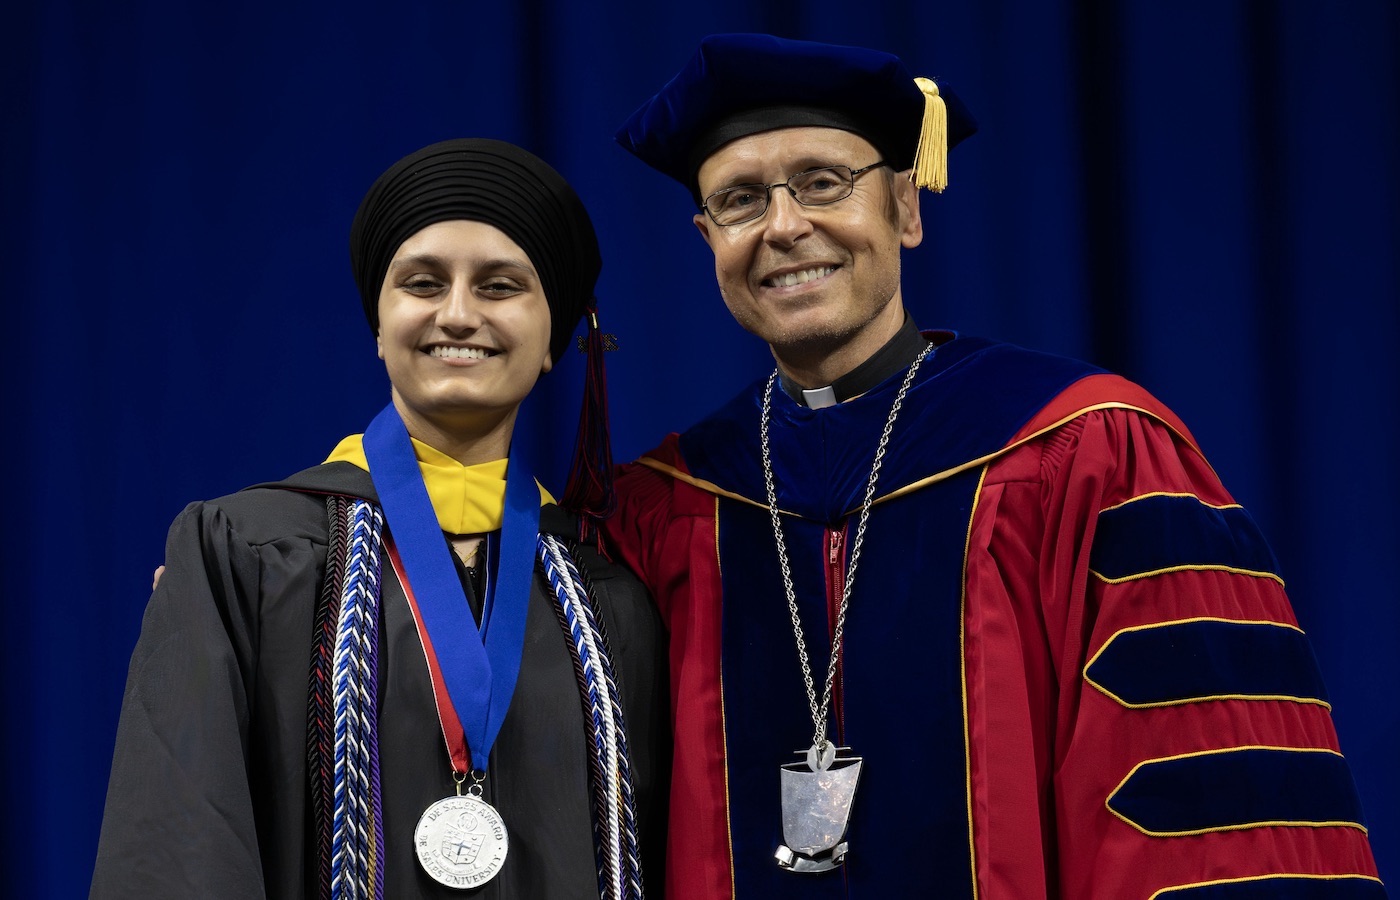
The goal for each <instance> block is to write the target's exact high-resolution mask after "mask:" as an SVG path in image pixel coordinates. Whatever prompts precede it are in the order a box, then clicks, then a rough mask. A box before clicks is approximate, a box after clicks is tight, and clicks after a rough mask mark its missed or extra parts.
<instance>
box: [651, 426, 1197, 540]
mask: <svg viewBox="0 0 1400 900" xmlns="http://www.w3.org/2000/svg"><path fill="white" fill-rule="evenodd" d="M1103 409H1126V410H1128V411H1130V412H1136V413H1141V414H1142V415H1144V416H1147V417H1148V418H1149V419H1152V420H1153V421H1155V422H1158V423H1159V424H1161V425H1162V427H1164V428H1166V429H1167V430H1168V431H1170V432H1171V433H1172V434H1174V435H1176V436H1177V437H1178V438H1180V439H1181V440H1182V442H1183V443H1185V444H1186V446H1188V447H1190V448H1191V449H1192V450H1193V451H1194V452H1195V453H1196V455H1197V456H1199V457H1200V458H1201V461H1202V462H1203V463H1205V465H1206V466H1207V467H1209V466H1210V461H1209V460H1207V459H1206V458H1205V455H1204V454H1203V453H1201V449H1200V448H1199V447H1197V446H1196V444H1195V442H1194V441H1192V440H1191V439H1190V438H1188V437H1187V436H1186V435H1184V434H1182V433H1181V432H1180V431H1178V430H1177V429H1176V428H1175V427H1173V426H1172V424H1171V423H1170V422H1168V421H1167V420H1166V419H1163V418H1162V417H1161V416H1159V415H1157V414H1156V413H1154V412H1152V411H1151V410H1147V409H1143V408H1142V407H1140V406H1134V405H1133V404H1131V403H1118V402H1114V401H1110V402H1107V403H1095V404H1093V405H1091V406H1085V407H1081V408H1080V409H1078V410H1076V411H1075V412H1073V413H1070V414H1069V415H1067V416H1065V417H1064V418H1061V419H1058V420H1056V421H1055V422H1052V423H1051V424H1049V425H1046V426H1045V427H1044V428H1042V429H1040V430H1039V431H1036V432H1034V433H1032V434H1028V435H1026V436H1025V437H1023V438H1021V439H1020V440H1018V441H1015V442H1013V443H1010V444H1007V445H1006V446H1005V447H1002V448H1001V449H999V450H995V451H993V452H991V453H988V454H986V455H985V456H979V457H978V458H976V459H973V460H968V461H967V462H965V463H960V464H958V465H956V466H953V467H952V468H951V469H944V470H943V471H941V472H936V473H934V474H933V475H929V476H927V477H926V478H920V479H919V480H917V481H913V482H910V483H909V484H906V485H904V486H903V487H900V488H896V489H895V490H893V491H891V492H890V493H888V494H885V495H884V496H881V497H876V498H875V500H874V501H872V503H871V505H872V506H874V505H877V504H880V503H884V502H885V501H886V500H893V499H895V498H897V497H903V496H904V495H905V494H912V493H913V492H914V491H917V490H919V489H921V488H925V487H928V486H929V485H931V484H936V483H937V482H940V481H946V480H947V479H949V478H952V477H953V476H954V475H960V474H962V473H963V472H966V471H968V470H969V469H975V468H977V467H978V466H981V465H985V464H987V463H989V462H991V461H992V460H994V459H996V458H997V457H999V456H1004V455H1006V454H1007V453H1010V452H1011V451H1012V450H1015V449H1016V448H1018V447H1021V446H1023V445H1025V444H1028V443H1030V442H1031V441H1033V440H1035V439H1036V438H1039V437H1041V436H1042V435H1045V434H1048V433H1050V432H1052V431H1054V430H1055V429H1057V428H1061V427H1063V426H1064V425H1065V424H1066V423H1067V422H1072V421H1074V420H1075V419H1077V418H1079V417H1080V416H1082V415H1085V414H1086V413H1091V412H1097V411H1099V410H1103ZM637 462H639V463H641V464H642V465H644V466H646V467H647V468H649V469H654V470H656V471H658V472H661V473H662V474H665V475H669V476H671V477H672V478H674V479H676V480H677V481H683V482H685V483H686V484H688V485H691V486H692V487H696V488H699V489H700V490H702V491H705V492H706V493H709V494H716V495H718V496H720V497H728V498H729V499H730V500H737V501H739V502H740V503H747V504H749V505H750V506H756V507H758V508H759V509H767V508H768V504H767V503H763V502H761V501H758V500H754V499H752V498H750V497H745V496H744V495H743V494H736V493H734V492H733V491H728V490H725V489H724V488H722V487H720V486H719V485H717V484H715V483H714V482H712V481H706V480H705V479H703V478H696V477H695V476H694V475H691V474H689V473H687V472H682V471H681V470H680V469H677V468H676V467H675V466H672V465H670V464H668V463H664V462H661V461H660V460H658V459H653V458H652V457H649V456H643V457H641V458H640V459H638V460H637ZM1211 471H1215V470H1214V469H1211ZM858 509H859V507H853V508H852V509H849V510H847V511H846V513H845V514H846V515H847V516H850V515H852V514H854V513H855V512H856V511H857V510H858ZM778 512H779V513H781V514H782V515H785V516H793V517H794V518H804V517H803V516H799V515H798V514H797V513H793V512H788V511H787V510H783V509H779V510H778Z"/></svg>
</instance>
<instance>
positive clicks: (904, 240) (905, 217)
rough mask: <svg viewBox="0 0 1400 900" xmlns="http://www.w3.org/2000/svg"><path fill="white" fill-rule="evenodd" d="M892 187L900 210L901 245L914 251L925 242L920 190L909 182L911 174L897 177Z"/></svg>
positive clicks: (901, 174)
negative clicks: (920, 209)
mask: <svg viewBox="0 0 1400 900" xmlns="http://www.w3.org/2000/svg"><path fill="white" fill-rule="evenodd" d="M890 187H891V188H892V189H893V190H894V202H895V205H896V206H897V207H898V208H899V243H900V246H902V247H905V248H907V249H913V248H914V247H917V246H919V245H920V244H922V243H923V242H924V220H923V216H922V215H921V214H920V212H919V189H918V188H917V187H915V186H914V182H912V181H910V180H909V172H908V171H907V170H906V171H904V172H899V173H898V174H896V175H895V177H894V180H893V181H892V182H891V184H890Z"/></svg>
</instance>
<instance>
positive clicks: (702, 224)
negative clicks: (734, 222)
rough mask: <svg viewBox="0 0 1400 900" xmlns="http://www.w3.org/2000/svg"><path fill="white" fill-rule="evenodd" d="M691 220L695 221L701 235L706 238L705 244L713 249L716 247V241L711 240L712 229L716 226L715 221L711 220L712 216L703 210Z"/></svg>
mask: <svg viewBox="0 0 1400 900" xmlns="http://www.w3.org/2000/svg"><path fill="white" fill-rule="evenodd" d="M690 221H692V222H694V223H695V227H696V229H698V230H699V232H700V236H701V237H702V238H704V239H705V244H706V245H707V246H708V247H709V248H710V249H711V250H713V249H715V245H714V242H713V241H711V240H710V229H711V228H713V227H714V223H713V222H711V221H710V217H709V216H707V215H705V214H704V213H703V212H698V213H696V214H695V218H693V219H691V220H690Z"/></svg>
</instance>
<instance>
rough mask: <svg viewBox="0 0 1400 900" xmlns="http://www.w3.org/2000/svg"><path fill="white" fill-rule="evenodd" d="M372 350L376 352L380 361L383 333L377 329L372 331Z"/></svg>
mask: <svg viewBox="0 0 1400 900" xmlns="http://www.w3.org/2000/svg"><path fill="white" fill-rule="evenodd" d="M374 349H375V351H376V352H378V354H379V358H380V359H383V358H384V332H383V331H381V330H379V329H377V328H376V329H375V330H374Z"/></svg>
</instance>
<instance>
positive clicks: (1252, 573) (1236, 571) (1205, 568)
mask: <svg viewBox="0 0 1400 900" xmlns="http://www.w3.org/2000/svg"><path fill="white" fill-rule="evenodd" d="M1172 572H1229V573H1230V574H1231V575H1248V576H1249V577H1251V578H1267V579H1269V580H1270V581H1277V582H1278V583H1279V585H1280V586H1283V587H1286V585H1284V583H1283V579H1282V578H1280V577H1278V576H1277V575H1275V574H1274V573H1273V572H1259V571H1256V570H1254V569H1241V568H1239V567H1238V566H1212V565H1200V566H1167V567H1166V568H1163V569H1153V570H1151V571H1149V572H1134V573H1133V574H1131V575H1124V576H1123V577H1122V578H1109V577H1108V576H1107V575H1104V574H1102V573H1101V572H1098V571H1096V570H1094V569H1090V570H1089V574H1090V575H1093V576H1094V577H1095V578H1097V579H1098V580H1099V581H1102V582H1103V583H1104V584H1123V583H1125V582H1129V581H1140V580H1142V579H1143V578H1151V577H1153V576H1155V575H1168V574H1170V573H1172Z"/></svg>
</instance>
